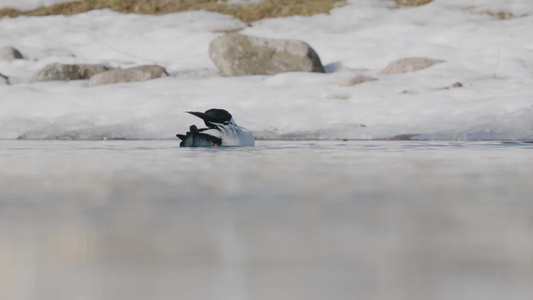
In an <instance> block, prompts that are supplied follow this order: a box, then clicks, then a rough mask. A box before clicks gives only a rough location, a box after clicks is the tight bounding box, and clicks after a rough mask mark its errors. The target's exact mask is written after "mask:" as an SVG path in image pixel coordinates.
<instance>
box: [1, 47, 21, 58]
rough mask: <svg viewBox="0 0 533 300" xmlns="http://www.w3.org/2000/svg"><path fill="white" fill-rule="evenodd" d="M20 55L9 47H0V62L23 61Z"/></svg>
mask: <svg viewBox="0 0 533 300" xmlns="http://www.w3.org/2000/svg"><path fill="white" fill-rule="evenodd" d="M23 58H24V57H23V56H22V53H20V51H18V50H17V49H15V48H13V47H10V46H4V47H0V60H8V61H12V60H15V59H23Z"/></svg>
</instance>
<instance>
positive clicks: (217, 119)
mask: <svg viewBox="0 0 533 300" xmlns="http://www.w3.org/2000/svg"><path fill="white" fill-rule="evenodd" d="M188 113H190V114H192V115H195V116H197V117H198V118H200V119H202V120H204V123H205V125H206V126H207V127H209V128H216V124H229V123H230V121H231V120H232V119H233V117H232V115H231V114H230V113H229V112H228V111H227V110H225V109H219V108H211V109H209V110H206V111H205V113H202V112H195V111H188Z"/></svg>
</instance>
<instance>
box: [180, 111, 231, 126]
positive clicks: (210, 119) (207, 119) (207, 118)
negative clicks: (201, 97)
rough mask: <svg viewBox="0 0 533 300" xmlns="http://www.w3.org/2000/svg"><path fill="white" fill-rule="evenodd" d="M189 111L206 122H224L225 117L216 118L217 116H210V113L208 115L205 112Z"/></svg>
mask: <svg viewBox="0 0 533 300" xmlns="http://www.w3.org/2000/svg"><path fill="white" fill-rule="evenodd" d="M187 113H189V114H191V115H194V116H197V117H198V118H200V119H202V120H204V122H206V123H218V124H223V123H224V120H223V119H220V118H215V117H212V116H208V115H206V114H205V113H203V112H197V111H188V112H187Z"/></svg>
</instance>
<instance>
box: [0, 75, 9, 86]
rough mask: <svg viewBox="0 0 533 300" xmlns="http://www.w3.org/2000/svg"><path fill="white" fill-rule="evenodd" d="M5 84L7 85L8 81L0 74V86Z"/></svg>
mask: <svg viewBox="0 0 533 300" xmlns="http://www.w3.org/2000/svg"><path fill="white" fill-rule="evenodd" d="M6 84H9V79H8V78H7V76H4V75H2V74H0V85H6Z"/></svg>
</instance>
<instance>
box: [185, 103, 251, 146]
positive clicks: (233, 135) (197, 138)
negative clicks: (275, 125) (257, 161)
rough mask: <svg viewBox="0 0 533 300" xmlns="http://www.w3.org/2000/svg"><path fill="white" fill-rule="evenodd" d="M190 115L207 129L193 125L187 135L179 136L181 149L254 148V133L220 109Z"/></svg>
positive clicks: (191, 112) (192, 112)
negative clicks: (202, 121)
mask: <svg viewBox="0 0 533 300" xmlns="http://www.w3.org/2000/svg"><path fill="white" fill-rule="evenodd" d="M188 113H190V114H192V115H194V116H197V117H198V118H201V119H202V120H204V123H205V125H206V126H207V128H200V129H199V128H198V127H196V125H191V127H190V128H189V131H188V132H187V133H186V134H177V135H176V136H177V137H178V138H180V139H181V143H180V147H213V146H215V147H216V146H223V147H253V146H255V140H254V136H253V135H252V133H251V132H250V131H249V130H248V129H246V128H244V127H241V126H239V125H237V123H235V120H233V117H232V116H231V114H230V113H229V112H228V111H226V110H224V109H218V108H212V109H209V110H207V111H206V112H205V113H203V112H194V111H188Z"/></svg>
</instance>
